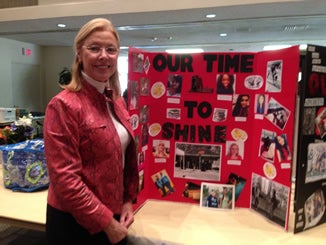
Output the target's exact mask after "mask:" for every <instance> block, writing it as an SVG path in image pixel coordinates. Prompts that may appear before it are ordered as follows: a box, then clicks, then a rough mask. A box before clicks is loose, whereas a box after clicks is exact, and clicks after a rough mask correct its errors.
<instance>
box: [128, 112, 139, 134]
mask: <svg viewBox="0 0 326 245" xmlns="http://www.w3.org/2000/svg"><path fill="white" fill-rule="evenodd" d="M130 124H131V128H132V129H133V130H136V129H137V128H138V126H139V116H138V114H132V115H131V116H130Z"/></svg>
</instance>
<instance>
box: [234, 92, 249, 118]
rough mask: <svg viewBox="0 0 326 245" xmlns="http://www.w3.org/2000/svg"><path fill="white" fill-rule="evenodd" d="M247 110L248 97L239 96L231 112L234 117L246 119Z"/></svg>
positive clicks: (245, 95)
mask: <svg viewBox="0 0 326 245" xmlns="http://www.w3.org/2000/svg"><path fill="white" fill-rule="evenodd" d="M248 110H249V95H247V94H240V95H239V96H238V98H237V101H236V102H235V105H234V107H233V110H232V116H234V117H247V116H248Z"/></svg>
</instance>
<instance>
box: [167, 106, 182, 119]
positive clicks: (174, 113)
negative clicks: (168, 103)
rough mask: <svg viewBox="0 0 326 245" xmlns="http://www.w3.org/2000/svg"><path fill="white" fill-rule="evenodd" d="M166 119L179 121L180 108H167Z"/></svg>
mask: <svg viewBox="0 0 326 245" xmlns="http://www.w3.org/2000/svg"><path fill="white" fill-rule="evenodd" d="M166 118H169V119H177V120H180V119H181V109H180V108H167V109H166Z"/></svg>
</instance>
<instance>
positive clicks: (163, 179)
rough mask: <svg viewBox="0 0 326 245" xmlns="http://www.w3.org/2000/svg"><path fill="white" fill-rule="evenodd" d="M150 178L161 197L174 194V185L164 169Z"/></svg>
mask: <svg viewBox="0 0 326 245" xmlns="http://www.w3.org/2000/svg"><path fill="white" fill-rule="evenodd" d="M151 178H152V181H153V183H154V184H155V186H156V188H157V190H158V191H159V192H160V194H161V196H162V197H164V196H166V195H170V194H172V193H174V184H173V182H172V181H171V178H170V177H169V175H168V174H167V172H166V170H165V169H163V170H161V171H159V172H157V173H155V174H153V175H152V176H151Z"/></svg>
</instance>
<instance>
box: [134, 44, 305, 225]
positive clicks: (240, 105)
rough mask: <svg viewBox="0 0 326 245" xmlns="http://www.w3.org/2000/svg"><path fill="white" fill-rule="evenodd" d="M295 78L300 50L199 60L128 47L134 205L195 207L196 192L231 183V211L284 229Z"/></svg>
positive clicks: (198, 195) (198, 194) (207, 56)
mask: <svg viewBox="0 0 326 245" xmlns="http://www.w3.org/2000/svg"><path fill="white" fill-rule="evenodd" d="M298 70H299V48H298V46H295V47H291V48H288V49H283V50H278V51H264V52H255V53H243V52H239V53H235V52H232V53H231V52H229V53H199V54H168V53H155V52H147V51H143V50H139V49H134V48H130V49H129V82H128V108H129V111H130V115H131V123H132V125H133V128H134V131H135V134H136V136H137V139H138V151H139V165H138V166H139V171H140V176H141V180H142V182H141V189H142V191H141V193H140V197H139V198H140V200H146V199H161V200H168V201H175V202H187V203H194V204H196V203H197V204H199V203H200V198H202V196H203V195H202V194H203V193H201V190H200V185H201V183H203V182H205V183H207V182H209V183H219V184H233V185H234V186H235V193H234V194H233V195H235V199H234V201H235V207H245V208H253V209H255V210H256V211H257V212H259V213H261V214H263V215H264V216H266V217H267V218H268V219H270V220H272V221H273V222H275V223H278V224H280V225H281V226H283V227H285V229H287V226H288V224H287V223H288V213H289V204H290V193H291V166H292V146H293V142H292V138H293V125H294V111H295V110H294V109H295V97H296V88H297V76H298ZM227 85H231V86H227ZM261 101H263V103H259V102H261ZM229 153H230V154H229ZM165 180H168V181H166V183H167V184H166V185H165V186H164V183H165ZM219 196H222V197H223V198H224V196H223V194H222V193H220V194H219ZM202 203H205V202H202Z"/></svg>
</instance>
